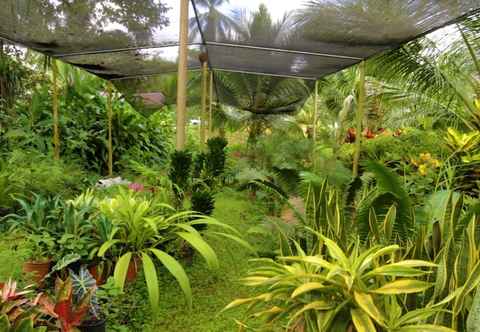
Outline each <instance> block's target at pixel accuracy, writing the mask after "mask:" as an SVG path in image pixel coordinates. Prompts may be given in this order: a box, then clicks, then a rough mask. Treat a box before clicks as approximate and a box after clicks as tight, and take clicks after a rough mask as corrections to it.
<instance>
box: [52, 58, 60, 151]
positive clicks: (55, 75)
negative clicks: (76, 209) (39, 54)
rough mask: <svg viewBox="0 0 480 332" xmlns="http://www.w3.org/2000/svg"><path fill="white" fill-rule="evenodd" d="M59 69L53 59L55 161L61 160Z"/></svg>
mask: <svg viewBox="0 0 480 332" xmlns="http://www.w3.org/2000/svg"><path fill="white" fill-rule="evenodd" d="M57 79H58V67H57V62H56V60H55V59H52V84H53V86H52V88H53V91H52V92H53V94H52V108H53V157H54V159H55V160H59V159H60V130H59V125H58V122H59V119H58V85H57Z"/></svg>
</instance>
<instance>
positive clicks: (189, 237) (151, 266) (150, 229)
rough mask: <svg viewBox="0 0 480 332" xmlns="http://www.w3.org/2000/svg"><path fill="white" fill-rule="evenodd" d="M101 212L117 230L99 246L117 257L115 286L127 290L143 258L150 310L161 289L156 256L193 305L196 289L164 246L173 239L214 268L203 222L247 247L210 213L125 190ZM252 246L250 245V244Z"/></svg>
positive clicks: (102, 252)
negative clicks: (130, 273)
mask: <svg viewBox="0 0 480 332" xmlns="http://www.w3.org/2000/svg"><path fill="white" fill-rule="evenodd" d="M99 205H100V210H101V212H102V213H103V214H104V215H105V216H106V217H108V218H109V219H110V220H111V221H112V223H113V225H114V229H113V230H112V233H111V234H110V240H109V241H107V242H105V243H104V244H103V246H102V247H101V248H100V249H99V252H98V255H99V256H103V255H105V254H106V253H107V252H109V251H112V250H113V252H115V253H117V255H118V256H119V258H118V260H117V262H116V265H115V270H114V275H113V276H114V279H115V284H116V285H117V286H118V287H120V288H121V289H123V287H124V284H125V280H126V278H127V271H128V269H129V265H130V263H131V262H132V263H135V264H138V263H140V262H141V265H142V266H143V272H144V276H145V281H146V284H147V290H148V295H149V299H150V304H151V307H152V309H153V310H154V311H155V310H156V309H158V304H159V298H160V292H159V285H158V278H157V268H156V265H155V260H158V262H160V263H161V264H162V265H163V266H164V267H165V268H166V269H167V270H168V271H169V272H170V273H171V274H172V275H173V276H174V277H175V278H176V279H177V281H178V283H179V285H180V287H181V288H182V291H183V292H184V294H185V297H186V299H187V302H188V304H189V306H191V305H192V290H191V288H190V281H189V279H188V276H187V274H186V272H185V270H184V269H183V267H182V266H181V264H180V263H179V262H178V261H177V260H176V259H175V258H174V257H172V256H171V255H170V254H169V253H168V252H167V251H166V249H165V246H166V245H167V244H168V243H171V242H172V241H177V240H183V241H186V242H187V243H188V244H189V245H190V246H192V247H193V248H194V249H195V250H196V251H198V252H199V253H200V255H201V256H203V258H205V260H206V262H207V264H208V266H209V267H210V268H214V269H215V268H217V267H218V265H219V262H218V258H217V255H216V254H215V251H214V250H213V249H212V247H210V245H209V244H208V243H207V242H206V241H205V239H204V238H203V237H202V235H201V234H200V233H199V232H198V231H197V230H196V229H195V226H199V225H211V226H218V227H221V228H223V229H225V230H226V231H227V233H223V232H212V233H214V234H216V235H219V236H225V237H227V238H228V239H231V240H234V241H236V242H238V243H240V244H242V245H244V246H247V247H249V245H248V244H247V243H246V242H245V241H243V240H242V239H240V237H239V233H238V232H237V231H236V230H235V229H234V228H232V227H230V226H228V225H226V224H223V223H221V222H219V221H217V220H215V219H213V218H211V217H207V216H203V215H198V214H196V213H195V212H192V211H183V212H177V211H176V210H175V209H174V208H173V207H171V206H170V205H168V204H166V203H163V202H158V201H156V200H155V199H147V198H145V197H142V196H140V195H138V194H135V193H133V192H127V191H121V192H120V193H119V194H118V195H117V196H115V197H113V198H111V199H106V200H105V201H103V202H101V203H100V204H99ZM249 248H250V247H249Z"/></svg>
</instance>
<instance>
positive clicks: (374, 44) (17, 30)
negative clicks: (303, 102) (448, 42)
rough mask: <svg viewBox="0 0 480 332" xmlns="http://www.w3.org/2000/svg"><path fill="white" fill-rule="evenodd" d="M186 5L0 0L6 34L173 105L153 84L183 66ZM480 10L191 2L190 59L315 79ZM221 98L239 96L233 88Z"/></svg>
mask: <svg viewBox="0 0 480 332" xmlns="http://www.w3.org/2000/svg"><path fill="white" fill-rule="evenodd" d="M179 6H180V3H179V1H177V0H136V1H132V0H2V3H1V6H0V17H1V18H2V19H1V20H0V37H1V38H3V39H6V40H8V41H11V42H14V43H18V44H21V45H24V46H26V47H29V48H32V49H34V50H36V51H39V52H42V53H44V54H48V55H51V56H53V57H56V58H59V59H61V60H63V61H65V62H67V63H70V64H72V65H75V66H78V67H81V68H83V69H85V70H87V71H89V72H91V73H93V74H95V75H98V76H100V77H102V78H105V79H108V80H112V81H113V82H114V84H115V85H116V86H117V87H119V88H122V87H123V88H124V89H126V90H128V91H130V92H131V93H136V94H138V93H149V92H162V93H163V94H164V95H165V100H164V103H165V104H168V103H170V102H173V101H174V100H173V99H174V98H171V96H169V95H168V94H167V91H158V86H157V89H153V87H152V84H153V83H151V82H157V83H158V81H159V78H158V77H166V79H167V80H170V81H172V78H171V77H170V76H171V75H170V74H171V73H175V72H176V70H177V59H178V40H179V10H180V9H179ZM478 10H480V1H479V0H404V1H398V0H310V1H306V0H288V1H283V0H263V1H262V0H230V1H227V0H191V1H190V11H189V15H190V17H189V20H190V22H189V23H190V32H189V33H190V35H189V41H190V42H189V61H188V66H189V69H191V70H195V69H199V68H200V62H199V60H198V56H199V54H200V53H202V52H207V53H208V59H209V66H210V67H211V69H213V70H214V71H215V72H222V71H228V72H236V73H243V74H245V73H247V74H261V75H269V76H274V77H281V78H283V77H289V78H290V80H291V78H299V79H302V80H315V79H318V78H321V77H323V76H325V75H328V74H331V73H334V72H337V71H340V70H342V69H344V68H346V67H348V66H351V65H353V64H356V63H358V62H360V61H361V60H363V59H366V58H369V57H371V56H373V55H376V54H378V53H380V52H383V51H386V50H390V49H394V48H396V47H398V46H399V45H401V44H403V43H405V42H407V41H410V40H412V39H414V38H417V37H419V36H422V35H424V34H426V33H428V32H431V31H433V30H435V29H438V28H440V27H443V26H445V25H447V24H450V23H453V22H455V21H456V20H459V19H462V18H463V17H465V16H466V15H471V14H474V13H475V12H477V11H478ZM229 75H231V74H229ZM152 77H153V81H151V79H152ZM227 78H228V77H227ZM268 80H269V82H270V81H272V80H273V79H272V78H269V79H268ZM150 81H151V82H150ZM224 81H225V79H223V80H222V82H224ZM149 82H150V83H149ZM304 86H307V87H311V86H312V84H304ZM146 87H147V88H146ZM127 88H128V89H127ZM295 93H298V91H295ZM218 98H223V99H224V101H225V102H226V103H232V100H233V99H232V98H230V96H228V93H226V94H225V93H223V94H222V93H220V94H218ZM220 102H222V100H220ZM250 102H251V103H252V104H255V103H256V102H257V100H250ZM298 102H299V101H298V100H291V98H290V100H289V101H288V102H287V103H288V104H290V105H292V107H293V105H296V104H297V103H298ZM275 103H277V104H278V100H276V101H275V102H274V104H275ZM244 104H245V102H244ZM246 104H249V103H246ZM284 106H285V105H280V106H279V107H280V109H283V110H284V109H285V107H284ZM274 110H275V109H274Z"/></svg>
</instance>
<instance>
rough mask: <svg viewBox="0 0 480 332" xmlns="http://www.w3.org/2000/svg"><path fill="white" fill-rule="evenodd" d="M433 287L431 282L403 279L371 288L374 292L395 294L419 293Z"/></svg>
mask: <svg viewBox="0 0 480 332" xmlns="http://www.w3.org/2000/svg"><path fill="white" fill-rule="evenodd" d="M430 287H432V284H431V283H428V282H425V281H420V280H415V279H402V280H396V281H392V282H390V283H388V284H385V285H383V286H382V287H380V288H377V289H375V290H371V291H370V292H372V293H377V294H385V295H394V294H410V293H419V292H423V291H424V290H426V289H428V288H430Z"/></svg>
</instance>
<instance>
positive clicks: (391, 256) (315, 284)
mask: <svg viewBox="0 0 480 332" xmlns="http://www.w3.org/2000/svg"><path fill="white" fill-rule="evenodd" d="M316 235H317V237H318V247H317V251H316V254H314V255H306V254H305V252H304V251H303V250H302V249H301V247H300V246H299V245H296V249H297V254H298V255H297V256H287V257H279V258H278V260H271V259H261V260H257V262H258V263H260V266H259V267H257V268H256V269H255V270H253V271H252V272H251V273H250V274H249V275H248V276H247V277H246V278H244V280H243V281H244V284H245V285H247V286H250V287H254V288H258V289H262V290H265V289H266V291H265V292H263V293H261V294H259V295H256V296H254V297H250V298H242V299H237V300H234V301H233V302H231V303H230V304H229V305H227V306H226V307H225V309H224V310H228V309H231V308H234V307H237V306H239V305H244V304H248V308H249V312H252V311H253V313H252V317H255V318H263V319H264V324H265V325H266V326H272V324H274V323H278V322H282V321H286V322H287V323H286V328H287V330H289V329H291V330H294V328H295V327H300V326H302V327H303V328H304V330H305V331H307V332H308V331H347V329H349V328H350V329H352V328H353V327H355V328H356V330H357V331H359V332H364V331H366V332H369V331H372V332H373V331H377V328H380V329H382V330H385V331H402V332H408V331H417V330H419V329H420V330H425V331H438V332H442V331H445V332H446V331H453V330H451V329H449V328H446V327H442V326H438V325H434V324H427V323H425V321H426V319H427V318H428V317H429V316H431V315H432V314H433V313H434V312H435V311H436V309H431V310H428V309H425V310H424V312H416V313H415V314H412V315H411V316H408V313H407V314H405V315H404V316H401V314H402V312H401V311H402V309H401V308H400V309H398V308H397V311H398V310H400V316H399V315H398V314H397V315H396V316H393V317H392V316H391V314H390V313H389V314H388V315H387V313H386V312H387V310H388V307H387V306H386V305H385V304H384V302H385V300H386V299H389V298H392V297H394V298H397V296H398V298H403V297H404V295H406V294H414V293H423V292H425V291H426V290H427V289H429V288H430V287H432V286H433V285H432V284H431V283H429V282H426V281H424V280H423V279H422V278H425V276H427V275H429V274H430V273H431V272H432V268H435V267H436V264H433V263H431V262H427V261H421V260H398V259H397V258H398V255H399V251H400V247H399V246H397V245H390V246H386V247H382V246H374V247H371V248H370V249H367V250H364V251H362V250H361V246H360V244H359V241H357V242H356V243H354V244H353V245H351V246H350V250H349V251H348V253H347V252H345V251H344V250H342V249H341V248H340V247H339V246H338V245H337V244H336V243H335V242H334V241H333V240H331V239H329V238H327V237H325V236H323V235H321V234H319V233H316ZM432 308H433V307H432ZM427 313H428V315H427ZM397 316H398V317H397ZM400 317H402V319H400ZM418 328H419V329H418Z"/></svg>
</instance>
